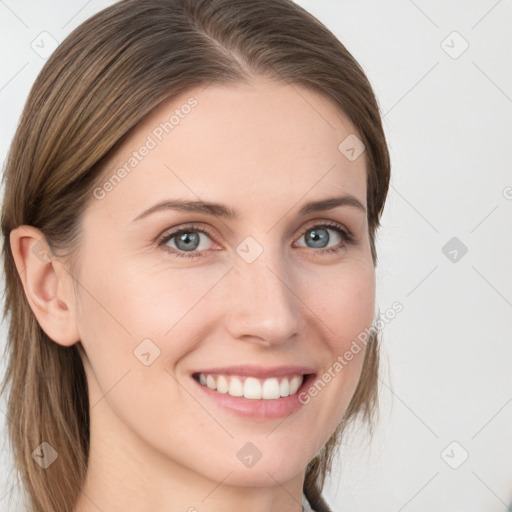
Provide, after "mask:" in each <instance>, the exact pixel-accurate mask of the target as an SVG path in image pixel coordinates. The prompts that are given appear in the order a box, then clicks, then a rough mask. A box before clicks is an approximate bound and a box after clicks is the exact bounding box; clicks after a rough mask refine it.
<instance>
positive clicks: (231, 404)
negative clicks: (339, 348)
mask: <svg viewBox="0 0 512 512" xmlns="http://www.w3.org/2000/svg"><path fill="white" fill-rule="evenodd" d="M314 378H315V376H314V375H313V374H311V375H308V376H307V377H305V378H304V382H303V383H302V384H301V386H300V388H299V389H298V390H297V392H296V393H295V394H293V395H291V396H284V397H281V398H275V399H273V400H263V399H261V400H256V399H250V398H244V397H243V396H242V397H238V396H231V395H230V394H228V393H226V394H222V393H219V392H217V391H215V390H214V389H210V388H209V387H208V386H203V385H202V384H200V383H199V382H197V380H196V379H194V378H193V377H192V380H193V381H194V382H195V384H196V385H197V386H199V387H200V388H201V390H202V391H203V393H205V394H206V396H208V397H209V398H210V399H211V400H212V401H213V402H215V403H216V404H217V405H220V406H221V407H223V408H224V409H227V410H228V411H231V412H233V413H235V414H237V415H238V416H242V417H244V418H250V419H253V420H255V419H263V420H270V419H276V418H284V417H285V416H289V415H290V414H293V413H295V412H297V411H298V410H299V409H300V408H301V407H302V406H303V405H304V404H302V403H301V402H300V401H299V394H300V393H302V392H304V391H306V390H307V389H308V387H309V386H310V384H311V383H312V382H313V379H314Z"/></svg>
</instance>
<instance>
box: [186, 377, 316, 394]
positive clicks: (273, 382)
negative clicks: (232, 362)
mask: <svg viewBox="0 0 512 512" xmlns="http://www.w3.org/2000/svg"><path fill="white" fill-rule="evenodd" d="M311 377H314V374H313V373H299V372H291V373H289V374H287V375H280V376H270V377H267V378H262V377H257V376H254V375H242V374H224V373H215V372H208V373H207V372H196V373H194V374H193V375H192V378H193V379H194V380H195V381H196V382H198V383H199V384H200V385H201V386H203V387H205V388H208V389H210V390H212V391H214V392H215V393H218V394H220V395H229V396H231V397H235V398H243V399H246V400H279V399H280V398H286V397H292V396H295V395H297V394H298V393H299V391H300V390H301V388H303V387H304V384H305V382H306V381H309V380H310V378H311Z"/></svg>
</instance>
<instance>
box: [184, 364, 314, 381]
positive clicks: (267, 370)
mask: <svg viewBox="0 0 512 512" xmlns="http://www.w3.org/2000/svg"><path fill="white" fill-rule="evenodd" d="M194 373H204V374H214V373H220V374H222V375H240V376H247V377H259V378H261V379H265V378H269V377H284V376H286V375H309V374H312V373H315V371H314V369H313V368H311V367H310V366H274V367H264V366H255V365H250V364H240V365H235V366H225V367H222V368H221V367H217V368H205V369H203V370H197V371H196V372H194Z"/></svg>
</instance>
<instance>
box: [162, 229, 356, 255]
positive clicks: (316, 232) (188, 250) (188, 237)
mask: <svg viewBox="0 0 512 512" xmlns="http://www.w3.org/2000/svg"><path fill="white" fill-rule="evenodd" d="M329 232H334V233H335V237H334V238H335V241H336V238H337V239H338V243H337V244H336V245H335V246H334V247H327V244H329V242H330V241H331V235H330V234H329ZM203 238H206V239H209V240H210V241H211V240H212V238H213V237H212V236H211V235H210V234H209V233H208V231H207V230H206V229H204V228H202V227H197V226H194V225H191V226H185V227H183V228H181V229H179V230H177V231H173V232H171V233H168V234H164V235H163V236H162V237H161V239H160V241H159V242H158V246H162V248H163V250H164V251H166V252H169V253H171V254H172V255H173V256H176V257H178V258H197V257H201V256H207V253H208V251H207V250H206V249H207V248H208V243H207V242H204V241H203V240H202V239H203ZM301 239H304V240H308V242H309V241H311V244H312V245H309V246H306V247H309V248H310V249H314V251H313V252H314V253H319V254H326V253H337V252H340V251H341V250H342V249H344V248H346V247H347V246H349V245H353V244H354V243H355V242H356V238H355V237H354V235H352V234H351V233H349V232H348V231H346V230H345V229H343V228H341V227H340V226H339V225H338V224H336V223H324V224H319V225H315V226H313V227H310V228H308V229H307V230H306V231H305V232H304V233H303V234H302V235H301V236H300V238H299V240H301ZM169 242H173V245H172V246H170V245H168V243H169ZM205 243H206V247H205ZM298 247H304V246H303V245H298Z"/></svg>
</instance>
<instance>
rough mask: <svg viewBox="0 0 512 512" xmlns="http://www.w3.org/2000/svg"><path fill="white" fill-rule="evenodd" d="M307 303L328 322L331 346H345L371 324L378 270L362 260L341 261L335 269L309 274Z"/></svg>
mask: <svg viewBox="0 0 512 512" xmlns="http://www.w3.org/2000/svg"><path fill="white" fill-rule="evenodd" d="M307 281H308V282H310V283H311V282H313V283H315V286H314V287H311V286H309V288H308V289H309V290H310V292H309V293H308V295H307V300H306V303H307V304H308V306H309V307H310V308H311V310H312V311H313V312H314V313H316V314H317V315H318V316H319V318H320V319H321V320H322V321H323V322H324V323H325V329H326V331H328V332H329V333H330V334H331V336H329V340H330V344H331V348H332V349H336V350H342V349H344V347H345V345H346V344H347V342H348V343H349V344H350V341H351V340H352V339H353V338H355V337H357V335H358V334H359V333H360V332H361V331H364V330H365V328H368V327H369V326H370V325H371V323H372V321H373V316H374V308H375V271H374V268H373V266H372V265H371V264H369V263H367V262H366V261H363V260H354V261H352V262H347V264H346V265H340V266H339V267H338V268H337V269H336V271H335V272H319V271H317V272H316V273H315V275H314V276H308V279H307Z"/></svg>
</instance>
